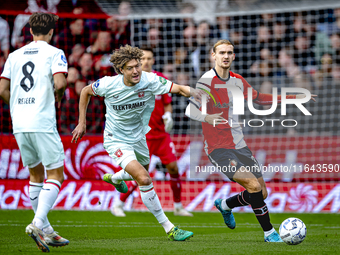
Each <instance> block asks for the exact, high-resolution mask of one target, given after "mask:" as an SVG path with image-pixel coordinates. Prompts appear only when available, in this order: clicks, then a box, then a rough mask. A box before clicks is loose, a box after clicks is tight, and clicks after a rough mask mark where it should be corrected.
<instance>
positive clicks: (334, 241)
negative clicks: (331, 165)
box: [0, 210, 340, 255]
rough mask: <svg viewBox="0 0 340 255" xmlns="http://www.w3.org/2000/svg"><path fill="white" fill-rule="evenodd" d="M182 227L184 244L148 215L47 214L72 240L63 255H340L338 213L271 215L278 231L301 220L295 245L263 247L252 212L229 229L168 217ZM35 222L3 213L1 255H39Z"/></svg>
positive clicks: (205, 218) (219, 223)
mask: <svg viewBox="0 0 340 255" xmlns="http://www.w3.org/2000/svg"><path fill="white" fill-rule="evenodd" d="M166 214H167V216H168V217H169V219H170V220H171V221H172V222H173V223H175V224H178V225H179V226H180V227H181V228H183V229H186V230H191V231H193V232H194V237H193V238H191V239H190V240H189V241H186V242H172V241H168V240H167V236H166V235H165V232H164V230H163V228H162V227H161V226H160V225H159V224H158V223H157V222H156V219H155V218H154V217H153V215H152V214H151V213H148V212H128V213H127V217H125V218H116V217H114V216H113V215H112V214H111V213H110V212H93V211H58V210H52V211H51V212H50V213H49V220H50V222H51V223H52V224H53V226H54V228H55V230H56V231H58V232H59V233H60V235H62V236H63V237H65V238H67V239H69V240H70V244H69V245H68V246H66V247H62V248H52V247H50V250H51V253H55V254H57V253H59V254H124V255H129V254H176V255H177V254H186V255H188V254H263V255H265V254H308V255H310V254H339V251H340V215H339V214H293V213H289V214H271V220H272V223H273V224H274V226H275V228H276V229H277V230H278V228H279V225H280V223H281V222H282V221H283V220H284V219H286V218H288V217H297V218H300V219H301V220H303V221H304V222H305V224H306V226H307V237H306V239H305V241H304V242H303V243H301V244H299V245H296V246H289V245H287V244H285V243H265V242H264V241H263V232H262V230H261V228H260V226H259V225H258V223H257V221H256V218H255V216H254V215H253V214H250V213H235V219H236V229H234V230H230V229H228V228H227V227H226V226H225V225H224V223H223V219H222V216H221V215H220V214H219V213H194V217H176V216H174V215H173V213H171V212H168V213H166ZM32 218H33V211H30V210H14V211H12V210H0V254H38V253H41V251H39V250H38V249H37V247H36V245H35V243H34V241H33V240H32V239H31V238H30V237H28V236H27V235H26V234H25V227H26V226H27V225H28V224H29V223H30V221H31V220H32Z"/></svg>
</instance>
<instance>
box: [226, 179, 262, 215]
mask: <svg viewBox="0 0 340 255" xmlns="http://www.w3.org/2000/svg"><path fill="white" fill-rule="evenodd" d="M257 180H258V182H259V183H260V185H261V189H262V196H263V200H265V199H266V198H267V196H268V191H267V187H266V183H265V182H264V180H263V177H260V178H257ZM246 205H250V200H249V192H248V191H247V190H243V191H241V192H240V193H239V194H237V195H235V196H232V197H229V198H227V199H223V200H222V201H221V208H222V209H223V210H230V209H233V208H235V207H240V206H246Z"/></svg>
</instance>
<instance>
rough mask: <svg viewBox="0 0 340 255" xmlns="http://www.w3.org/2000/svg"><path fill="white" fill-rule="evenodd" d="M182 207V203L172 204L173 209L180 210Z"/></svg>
mask: <svg viewBox="0 0 340 255" xmlns="http://www.w3.org/2000/svg"><path fill="white" fill-rule="evenodd" d="M182 207H183V205H182V202H178V203H176V202H174V208H175V209H178V208H182Z"/></svg>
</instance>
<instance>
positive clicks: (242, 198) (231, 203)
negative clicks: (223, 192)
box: [225, 190, 250, 209]
mask: <svg viewBox="0 0 340 255" xmlns="http://www.w3.org/2000/svg"><path fill="white" fill-rule="evenodd" d="M225 202H226V204H227V206H228V207H229V208H230V209H232V208H234V207H240V206H245V205H249V204H250V200H249V193H248V191H246V190H244V191H242V192H240V193H239V194H237V195H235V196H233V197H229V198H228V199H227V200H226V201H225Z"/></svg>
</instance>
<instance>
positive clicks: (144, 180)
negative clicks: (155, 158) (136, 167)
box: [136, 175, 152, 186]
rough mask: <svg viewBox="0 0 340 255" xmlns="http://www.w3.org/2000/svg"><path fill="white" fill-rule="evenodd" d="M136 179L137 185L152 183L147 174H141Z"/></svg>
mask: <svg viewBox="0 0 340 255" xmlns="http://www.w3.org/2000/svg"><path fill="white" fill-rule="evenodd" d="M136 181H137V182H138V184H139V186H148V185H150V184H151V183H152V179H151V177H150V176H149V175H144V176H141V177H139V178H138V179H137V180H136Z"/></svg>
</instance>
